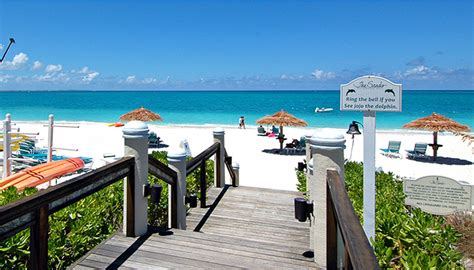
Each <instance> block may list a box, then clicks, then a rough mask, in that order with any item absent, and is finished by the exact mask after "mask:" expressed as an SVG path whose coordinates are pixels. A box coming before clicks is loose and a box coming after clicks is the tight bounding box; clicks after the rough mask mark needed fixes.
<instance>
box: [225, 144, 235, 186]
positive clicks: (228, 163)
mask: <svg viewBox="0 0 474 270" xmlns="http://www.w3.org/2000/svg"><path fill="white" fill-rule="evenodd" d="M224 157H225V158H224V162H225V165H226V167H227V171H228V172H229V175H230V178H231V179H232V186H233V187H235V186H236V183H235V179H236V176H235V172H234V169H233V168H232V157H231V156H229V155H227V150H226V149H224Z"/></svg>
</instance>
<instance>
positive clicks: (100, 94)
mask: <svg viewBox="0 0 474 270" xmlns="http://www.w3.org/2000/svg"><path fill="white" fill-rule="evenodd" d="M473 103H474V91H456V90H449V91H429V90H426V91H414V90H412V91H410V90H405V91H404V92H403V105H402V112H385V113H377V128H379V129H400V128H401V126H402V125H403V124H405V123H407V122H409V121H412V120H414V119H417V118H420V117H424V116H427V115H429V114H431V113H432V112H437V113H439V114H442V115H444V116H447V117H449V118H452V119H454V120H456V121H458V122H460V123H462V124H465V125H468V126H469V127H471V128H474V106H473ZM142 106H143V107H145V108H147V109H150V110H152V111H154V112H156V113H158V114H160V115H161V117H162V118H163V120H164V121H163V122H160V123H158V124H163V125H166V124H174V125H196V124H198V125H202V124H209V125H235V126H237V125H238V123H239V117H240V116H244V117H245V120H246V124H247V125H256V123H255V121H256V120H257V119H259V118H261V117H263V116H265V115H269V114H273V113H275V112H277V111H279V110H281V109H283V110H285V111H288V112H289V113H291V114H293V115H295V116H296V117H298V118H301V119H303V120H305V121H306V122H307V123H308V125H309V126H310V127H317V128H322V127H331V128H347V127H348V125H349V123H350V122H351V121H353V120H356V121H360V122H362V118H363V115H362V112H348V111H340V110H339V91H12V92H0V115H1V116H2V118H3V115H5V114H6V113H11V115H12V120H13V121H46V120H47V119H48V115H49V114H54V116H55V119H56V121H92V122H116V121H118V120H119V117H120V115H122V114H124V113H127V112H129V111H131V110H133V109H136V108H138V107H142ZM316 107H326V108H334V110H333V111H332V112H327V113H315V112H314V109H315V108H316Z"/></svg>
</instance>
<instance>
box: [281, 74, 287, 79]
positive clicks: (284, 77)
mask: <svg viewBox="0 0 474 270" xmlns="http://www.w3.org/2000/svg"><path fill="white" fill-rule="evenodd" d="M280 79H281V80H286V79H288V76H287V75H286V74H282V75H281V76H280Z"/></svg>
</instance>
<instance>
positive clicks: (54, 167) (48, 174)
mask: <svg viewBox="0 0 474 270" xmlns="http://www.w3.org/2000/svg"><path fill="white" fill-rule="evenodd" d="M82 168H84V161H82V159H80V158H69V159H65V160H58V161H53V162H50V163H45V164H40V165H38V166H35V167H31V168H28V169H24V170H22V171H19V172H18V173H16V174H14V175H11V176H9V177H7V178H5V179H3V180H1V181H0V190H3V189H6V188H8V187H11V186H15V187H16V188H17V189H18V190H23V189H24V188H26V187H36V186H38V185H40V184H43V183H46V182H48V181H51V180H52V179H55V178H58V177H60V176H63V175H66V174H68V173H73V172H75V171H77V170H80V169H82Z"/></svg>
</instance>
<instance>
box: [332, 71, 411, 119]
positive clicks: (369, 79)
mask: <svg viewBox="0 0 474 270" xmlns="http://www.w3.org/2000/svg"><path fill="white" fill-rule="evenodd" d="M340 89H341V90H340V99H341V102H340V106H341V111H379V112H401V111H402V85H401V84H396V83H393V82H391V81H389V80H387V79H385V78H382V77H377V76H363V77H359V78H357V79H354V80H353V81H351V82H350V83H348V84H341V88H340Z"/></svg>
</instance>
